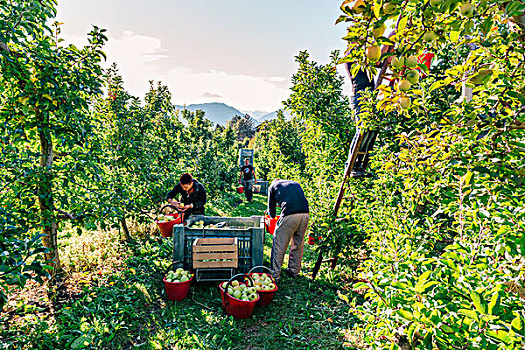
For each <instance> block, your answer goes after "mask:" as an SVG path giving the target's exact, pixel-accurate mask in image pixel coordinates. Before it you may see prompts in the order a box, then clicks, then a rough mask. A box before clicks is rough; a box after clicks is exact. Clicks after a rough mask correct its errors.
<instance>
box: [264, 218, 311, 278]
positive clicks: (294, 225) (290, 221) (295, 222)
mask: <svg viewBox="0 0 525 350" xmlns="http://www.w3.org/2000/svg"><path fill="white" fill-rule="evenodd" d="M308 218H309V215H308V213H298V214H290V215H286V216H284V217H283V216H282V217H281V218H280V219H279V221H277V226H276V228H275V232H274V234H273V244H272V257H271V269H272V275H273V277H274V278H275V280H276V281H279V279H280V277H281V268H282V266H283V261H284V255H285V254H286V249H287V248H288V245H289V244H290V241H292V245H291V247H290V254H289V256H288V270H289V271H290V272H291V273H292V274H293V275H295V276H297V275H299V272H301V262H302V260H303V251H304V234H305V232H306V228H307V227H308Z"/></svg>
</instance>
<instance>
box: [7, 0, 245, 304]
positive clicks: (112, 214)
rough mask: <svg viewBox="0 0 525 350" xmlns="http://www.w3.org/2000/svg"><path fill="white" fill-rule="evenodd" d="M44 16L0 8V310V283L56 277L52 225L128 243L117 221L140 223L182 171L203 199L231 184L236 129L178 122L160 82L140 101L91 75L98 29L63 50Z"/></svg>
mask: <svg viewBox="0 0 525 350" xmlns="http://www.w3.org/2000/svg"><path fill="white" fill-rule="evenodd" d="M55 6H56V4H55V1H52V0H48V1H46V0H44V1H36V0H35V1H10V2H1V3H0V14H1V15H2V17H3V18H4V19H5V20H2V21H1V22H0V119H1V123H0V143H1V153H2V157H1V160H0V178H1V185H0V194H1V195H0V212H1V215H0V232H1V235H0V252H1V254H0V306H2V305H3V304H4V303H5V301H6V293H7V288H8V286H9V285H19V286H23V285H24V284H25V282H26V281H27V279H29V278H35V279H37V280H41V278H42V277H44V276H48V275H49V274H51V276H53V277H56V276H57V275H59V274H60V272H61V264H60V257H59V247H58V245H57V237H58V234H59V232H60V230H61V228H63V227H64V221H68V222H69V223H70V224H72V225H73V226H76V227H78V228H79V230H81V229H82V228H96V227H107V226H121V227H122V228H123V229H124V232H125V233H126V235H127V238H130V234H129V231H128V230H127V220H128V221H129V220H134V221H138V222H144V221H150V220H151V217H153V216H154V215H155V213H156V211H157V210H158V209H159V207H160V205H161V204H162V202H163V199H164V198H165V194H166V193H167V191H168V190H169V189H171V187H172V186H174V185H175V184H176V183H177V181H178V176H180V174H181V173H182V172H190V173H192V174H193V175H194V176H195V177H196V178H197V179H199V181H201V182H203V183H204V184H205V186H206V188H207V191H208V193H209V194H210V197H212V198H213V197H214V196H220V195H221V194H222V193H223V192H224V191H226V190H229V189H230V187H231V184H232V183H234V182H235V180H236V179H237V175H238V169H237V161H236V160H237V159H236V157H237V147H238V146H237V136H238V135H237V131H238V130H235V129H234V128H233V127H232V126H227V127H220V126H215V125H213V124H212V123H211V122H210V121H209V120H207V119H206V118H205V116H204V113H203V112H201V111H197V112H194V113H192V112H189V111H182V112H181V113H180V114H179V113H178V112H177V111H175V110H174V107H173V105H172V103H171V93H170V92H169V91H168V89H167V87H166V86H163V85H162V84H161V83H158V84H154V83H151V86H150V89H149V91H148V93H147V94H146V96H145V97H144V101H143V103H141V101H140V100H139V98H137V97H134V96H131V95H130V94H129V93H128V92H127V91H125V89H124V88H123V81H122V78H121V77H120V76H119V74H118V70H117V68H116V65H114V66H113V67H112V68H110V69H108V70H107V71H106V72H104V71H103V70H102V68H101V65H100V63H101V61H102V60H103V59H105V57H104V54H103V52H102V47H103V45H104V42H105V41H106V37H105V36H104V32H105V31H104V30H103V29H100V28H96V27H94V29H93V31H92V32H90V33H89V35H88V41H89V45H87V46H85V47H82V48H78V47H75V46H73V45H69V46H67V45H64V43H63V40H62V39H60V26H59V24H58V23H55V24H53V26H50V27H49V26H47V25H46V23H49V21H50V20H52V18H53V17H54V16H55V12H56V8H55ZM103 91H105V93H103ZM68 225H69V224H68Z"/></svg>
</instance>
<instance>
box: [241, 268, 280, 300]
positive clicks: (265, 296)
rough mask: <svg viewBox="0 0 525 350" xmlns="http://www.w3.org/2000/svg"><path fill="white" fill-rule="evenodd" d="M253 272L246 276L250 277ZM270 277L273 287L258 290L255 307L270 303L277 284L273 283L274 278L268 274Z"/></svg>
mask: <svg viewBox="0 0 525 350" xmlns="http://www.w3.org/2000/svg"><path fill="white" fill-rule="evenodd" d="M252 275H253V273H249V274H248V276H250V277H252ZM269 276H270V278H271V279H272V281H273V283H274V284H275V289H271V290H258V291H257V294H259V301H258V302H257V307H263V306H266V305H268V304H270V303H271V302H272V300H273V296H274V294H275V292H277V289H279V288H278V287H277V284H276V283H275V280H274V279H273V277H272V275H269Z"/></svg>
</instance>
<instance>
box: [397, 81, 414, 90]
mask: <svg viewBox="0 0 525 350" xmlns="http://www.w3.org/2000/svg"><path fill="white" fill-rule="evenodd" d="M411 86H412V83H411V82H410V81H408V80H406V79H403V80H401V81H400V82H399V85H398V86H397V88H398V89H399V91H408V90H410V87H411Z"/></svg>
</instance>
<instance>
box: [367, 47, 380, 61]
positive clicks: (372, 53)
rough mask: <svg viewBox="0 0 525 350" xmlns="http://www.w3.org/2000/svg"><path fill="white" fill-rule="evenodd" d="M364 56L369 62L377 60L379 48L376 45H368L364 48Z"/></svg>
mask: <svg viewBox="0 0 525 350" xmlns="http://www.w3.org/2000/svg"><path fill="white" fill-rule="evenodd" d="M366 57H367V58H368V59H369V60H370V61H371V62H377V61H379V59H380V58H381V48H380V47H379V46H378V45H370V46H368V47H367V48H366Z"/></svg>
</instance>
